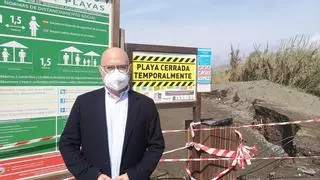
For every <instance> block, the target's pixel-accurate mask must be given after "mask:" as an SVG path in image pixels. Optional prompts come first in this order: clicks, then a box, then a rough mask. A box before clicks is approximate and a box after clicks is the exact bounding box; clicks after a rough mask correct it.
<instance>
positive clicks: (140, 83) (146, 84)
mask: <svg viewBox="0 0 320 180" xmlns="http://www.w3.org/2000/svg"><path fill="white" fill-rule="evenodd" d="M132 86H133V87H173V86H175V87H184V86H185V87H193V86H195V82H194V81H178V82H176V81H174V82H173V81H133V82H132Z"/></svg>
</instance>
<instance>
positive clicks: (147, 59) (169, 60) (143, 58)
mask: <svg viewBox="0 0 320 180" xmlns="http://www.w3.org/2000/svg"><path fill="white" fill-rule="evenodd" d="M133 61H139V62H164V63H195V62H196V59H195V58H183V57H161V56H140V55H137V56H134V57H133Z"/></svg>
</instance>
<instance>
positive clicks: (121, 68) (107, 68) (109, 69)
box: [101, 64, 130, 73]
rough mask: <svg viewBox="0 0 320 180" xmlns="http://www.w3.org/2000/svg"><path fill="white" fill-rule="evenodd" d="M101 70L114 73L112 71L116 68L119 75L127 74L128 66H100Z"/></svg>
mask: <svg viewBox="0 0 320 180" xmlns="http://www.w3.org/2000/svg"><path fill="white" fill-rule="evenodd" d="M101 67H102V69H103V70H104V71H105V72H106V73H109V72H114V70H115V69H116V68H117V69H118V71H120V72H121V73H127V72H129V67H130V65H129V64H121V65H101Z"/></svg>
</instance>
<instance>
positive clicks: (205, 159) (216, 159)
mask: <svg viewBox="0 0 320 180" xmlns="http://www.w3.org/2000/svg"><path fill="white" fill-rule="evenodd" d="M288 159H320V156H297V157H290V156H283V157H253V158H250V160H288ZM231 160H233V158H191V159H190V158H189V159H188V158H180V159H177V158H176V159H160V162H161V163H164V162H197V161H231Z"/></svg>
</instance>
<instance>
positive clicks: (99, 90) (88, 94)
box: [78, 87, 105, 100]
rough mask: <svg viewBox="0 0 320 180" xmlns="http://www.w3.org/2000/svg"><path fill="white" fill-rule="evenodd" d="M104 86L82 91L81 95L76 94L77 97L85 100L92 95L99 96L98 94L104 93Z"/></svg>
mask: <svg viewBox="0 0 320 180" xmlns="http://www.w3.org/2000/svg"><path fill="white" fill-rule="evenodd" d="M104 91H105V90H104V88H103V87H102V88H99V89H96V90H92V91H89V92H86V93H83V94H81V95H79V96H78V99H83V100H87V99H92V98H94V97H99V96H103V95H104Z"/></svg>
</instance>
